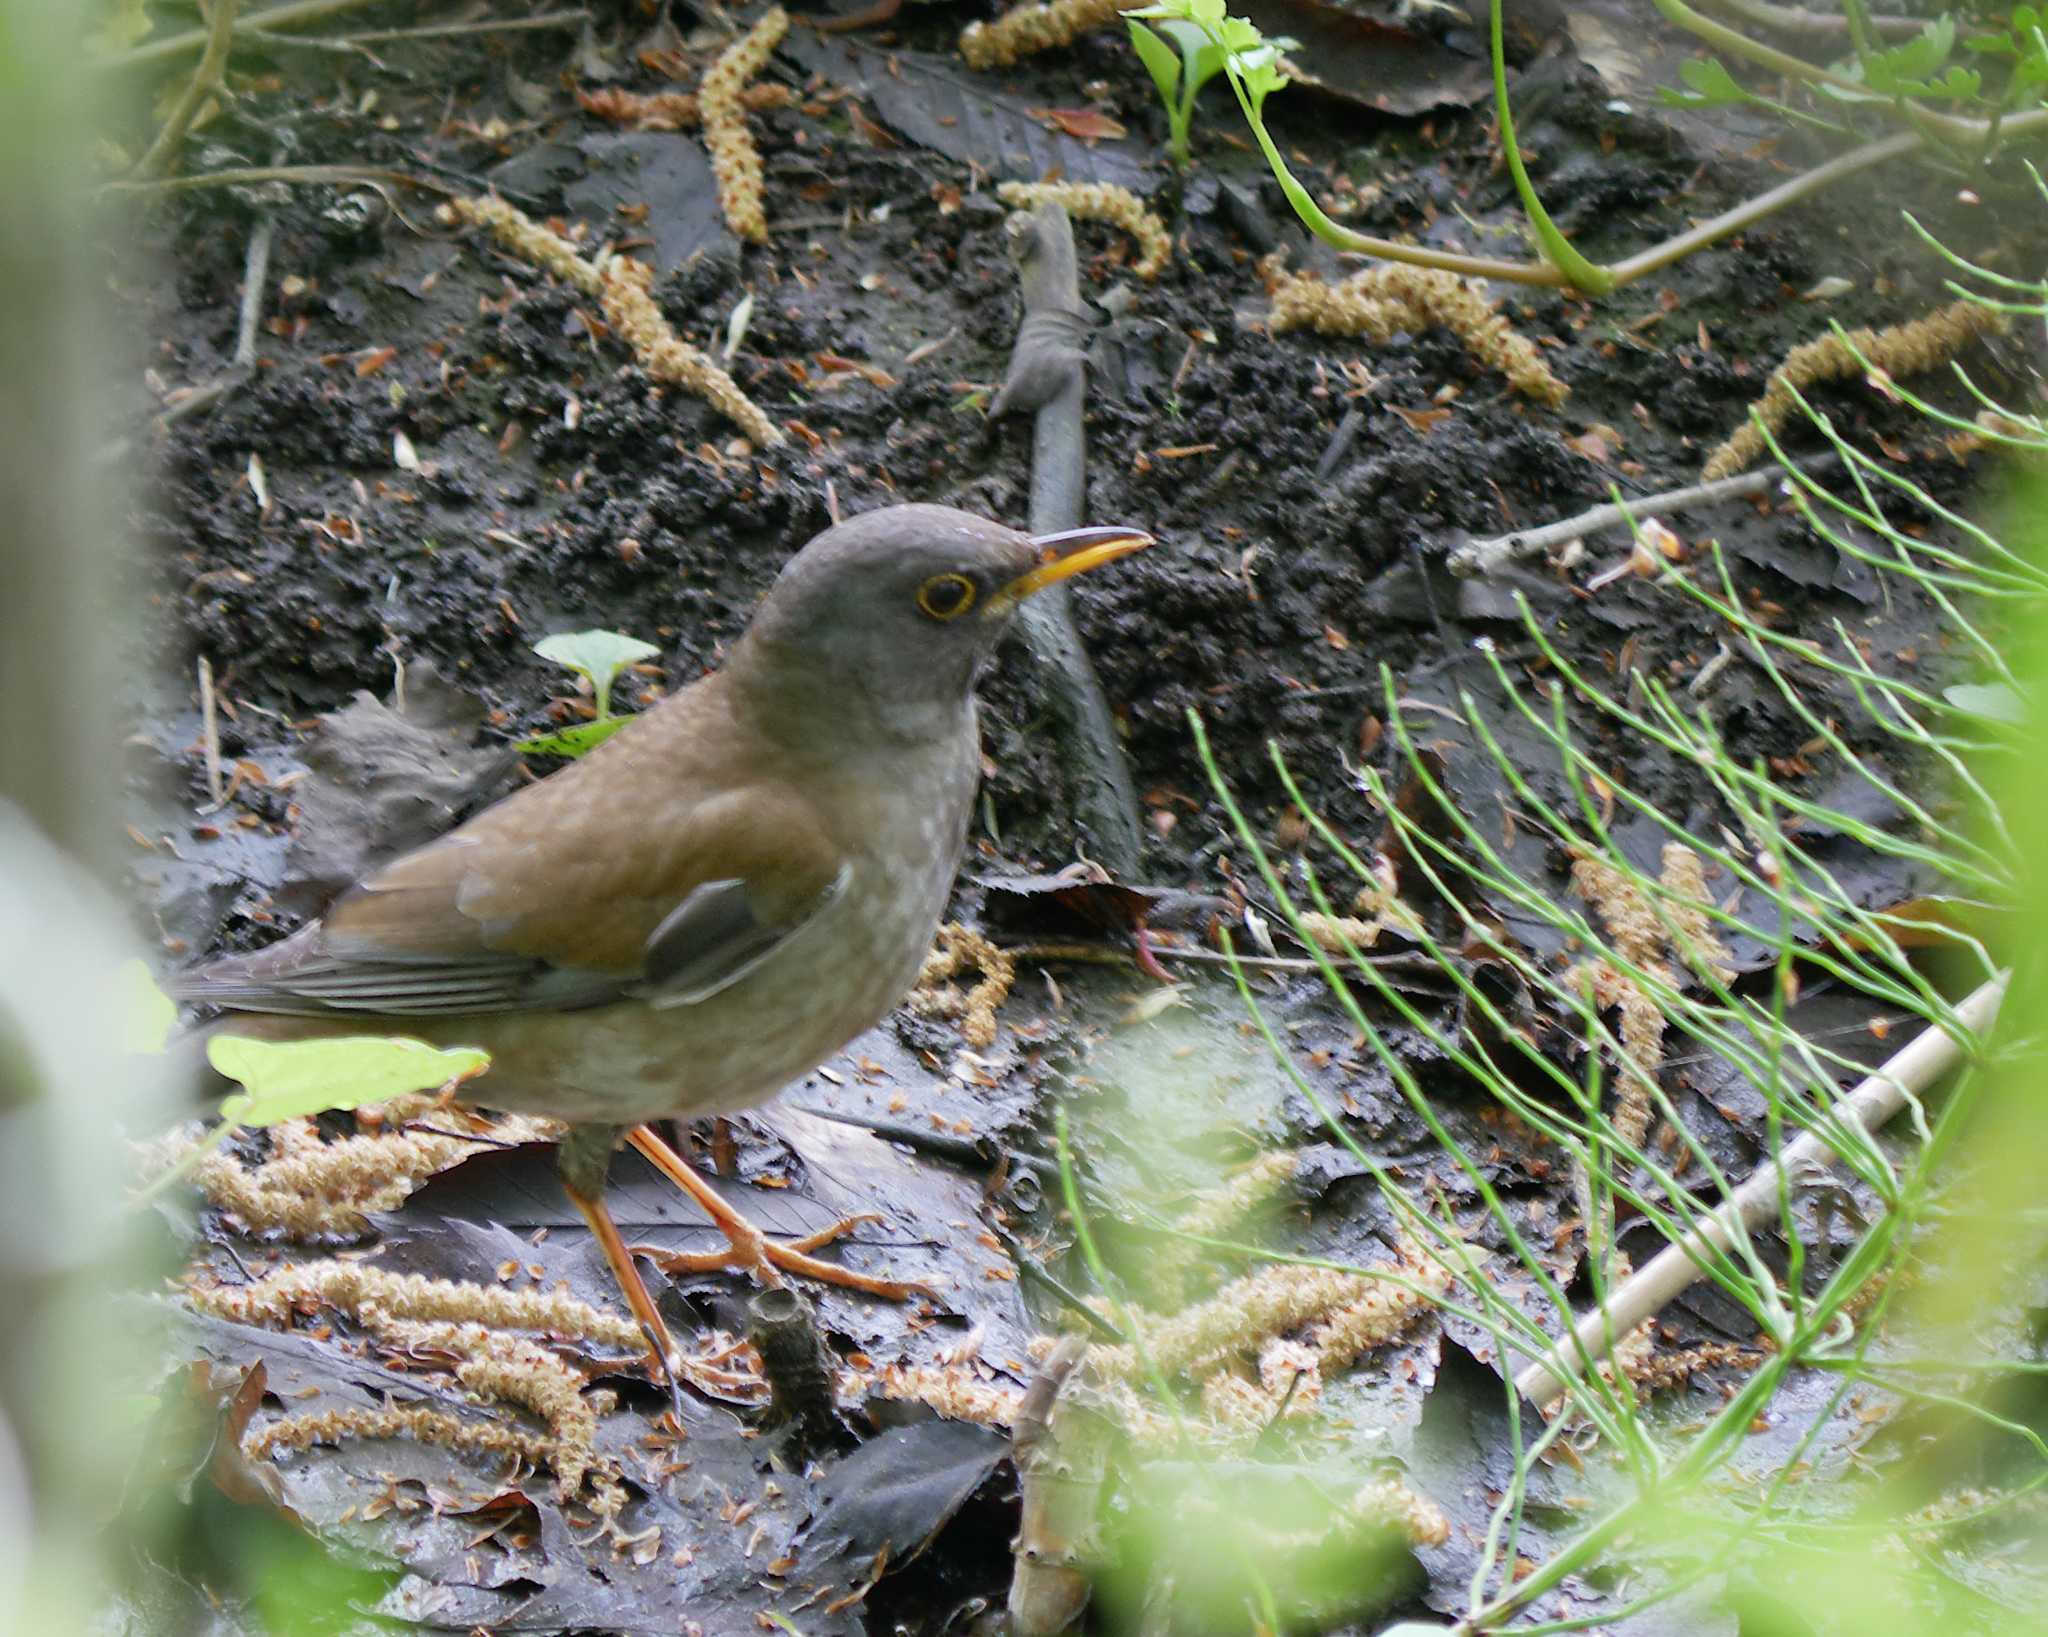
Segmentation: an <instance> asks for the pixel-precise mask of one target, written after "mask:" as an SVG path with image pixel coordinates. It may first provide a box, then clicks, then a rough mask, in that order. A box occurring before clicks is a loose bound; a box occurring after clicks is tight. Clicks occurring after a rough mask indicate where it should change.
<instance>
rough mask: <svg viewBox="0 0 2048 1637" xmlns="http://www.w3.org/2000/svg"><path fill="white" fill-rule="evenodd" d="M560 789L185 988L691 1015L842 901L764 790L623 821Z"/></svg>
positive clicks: (240, 995)
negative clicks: (646, 1003) (626, 1005)
mask: <svg viewBox="0 0 2048 1637" xmlns="http://www.w3.org/2000/svg"><path fill="white" fill-rule="evenodd" d="M569 771H570V773H572V774H573V773H574V772H576V771H578V770H577V769H571V770H569ZM571 784H572V781H571V780H570V779H569V777H568V776H567V775H560V776H558V777H557V778H555V779H551V780H549V781H548V782H547V783H546V784H543V785H540V786H537V787H535V788H533V789H531V790H529V791H527V792H525V793H523V794H522V796H521V797H520V798H519V799H518V800H517V801H516V802H512V803H507V804H501V805H500V806H499V807H495V808H491V809H489V810H487V811H486V812H484V813H482V814H480V815H478V816H477V817H476V818H475V819H472V820H471V821H470V822H469V823H468V824H465V825H464V826H462V828H461V829H459V830H457V831H455V832H454V833H453V834H451V835H449V836H447V837H445V838H443V839H442V840H440V841H437V842H434V843H432V844H430V845H429V846H426V847H423V848H420V849H419V850H418V851H417V852H413V853H408V854H407V855H405V856H404V857H403V858H400V859H398V860H396V861H395V862H394V863H392V864H390V865H389V866H387V867H386V868H385V869H383V870H381V871H380V872H378V873H377V874H376V875H374V876H371V877H370V878H369V879H368V880H366V881H364V882H363V883H362V884H361V885H359V886H357V887H355V888H353V889H352V890H351V891H350V892H348V893H347V894H345V895H344V896H343V897H342V898H341V899H340V900H339V901H338V902H337V903H336V904H335V905H334V907H333V908H332V909H331V910H330V911H329V912H328V914H327V917H326V919H325V920H324V921H323V922H322V923H321V924H320V926H318V927H317V928H313V929H309V930H308V932H306V933H302V934H300V935H299V936H298V937H295V938H292V939H289V940H287V941H286V943H284V944H281V945H278V946H276V948H275V949H274V950H267V951H264V952H262V953H261V954H259V955H256V956H252V957H247V958H245V959H244V960H242V961H239V962H231V963H222V964H221V965H220V966H218V967H215V968H211V969H208V972H207V973H203V974H198V975H196V976H197V977H199V978H201V979H204V980H205V981H204V982H203V983H195V984H192V985H188V986H186V988H185V992H186V993H187V994H188V995H189V996H191V997H192V998H197V999H208V1000H216V1001H220V1002H222V1003H224V1004H227V1005H230V1006H238V1007H241V1008H243V1009H245V1010H252V1011H290V1012H304V1011H318V1012H331V1011H342V1012H364V1013H380V1012H381V1013H388V1014H392V1015H396V1016H418V1015H437V1016H454V1015H460V1014H464V1013H477V1012H504V1011H517V1010H531V1009H554V1010H568V1009H574V1008H580V1007H587V1006H599V1005H604V1004H607V1003H609V1002H611V1001H615V1000H621V999H626V998H630V997H635V996H638V997H644V998H648V999H651V1000H653V1001H654V1002H655V1003H656V1004H658V1005H686V1004H690V1003H693V1002H695V1001H699V1000H703V999H706V998H708V997H709V996H710V995H713V994H716V993H717V992H718V991H719V990H721V989H723V988H725V987H727V986H728V985H730V984H731V983H734V982H736V981H738V980H739V978H741V977H743V976H744V975H745V974H746V973H747V972H748V971H751V970H752V969H753V968H754V967H755V966H757V965H759V964H760V963H761V962H762V961H763V960H766V959H767V958H768V957H769V956H770V955H772V954H773V953H774V952H775V950H776V949H777V948H778V947H780V946H781V944H782V942H783V941H784V940H785V939H787V938H789V937H792V936H794V935H795V934H797V933H798V932H799V931H800V930H801V928H802V927H803V926H804V924H805V923H806V922H807V921H809V919H810V918H811V917H812V916H813V915H814V914H816V913H817V911H818V910H819V909H820V908H822V907H823V906H824V905H825V904H827V903H829V902H831V901H832V899H833V898H834V897H835V896H836V895H837V894H838V893H839V892H841V891H843V890H844V887H845V883H846V880H847V875H848V872H847V869H846V866H845V863H844V860H843V859H842V858H841V857H840V856H839V853H838V850H837V848H836V847H835V846H834V845H833V844H832V842H831V841H830V839H829V837H828V836H827V834H826V831H825V829H824V827H823V825H822V824H820V823H819V822H818V820H817V819H816V817H815V816H814V815H813V814H812V812H811V811H810V810H809V808H808V806H807V805H806V804H805V803H803V802H802V801H800V800H799V799H797V798H795V797H793V796H790V795H788V794H786V793H784V792H782V791H780V790H778V789H775V788H773V787H755V788H748V789H741V790H733V791H726V792H722V793H720V794H717V795H713V796H710V797H706V798H700V799H698V800H696V801H692V802H688V803H685V804H683V805H684V806H685V809H686V810H685V812H684V813H683V814H681V815H680V816H678V815H673V814H670V815H664V814H661V813H659V812H656V813H654V814H652V815H647V814H644V813H643V814H641V815H638V816H636V819H635V820H628V819H624V818H621V817H620V816H619V809H618V807H617V805H616V804H614V803H610V802H597V803H593V802H591V801H590V800H588V793H587V792H576V791H573V789H572V788H567V787H569V786H571ZM557 785H563V786H565V788H564V789H563V790H562V791H561V792H560V793H559V794H557V793H556V791H555V789H554V787H555V786H557ZM572 798H573V799H572ZM650 821H651V822H650ZM643 825H644V826H645V827H644V828H642V827H641V826H643Z"/></svg>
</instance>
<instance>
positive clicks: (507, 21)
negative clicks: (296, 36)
mask: <svg viewBox="0 0 2048 1637" xmlns="http://www.w3.org/2000/svg"><path fill="white" fill-rule="evenodd" d="M589 17H590V13H589V12H587V11H584V10H582V9H580V8H579V9H577V10H575V11H546V12H542V13H541V14H540V15H538V16H536V17H480V18H478V19H477V20H476V21H475V22H473V23H421V24H418V25H416V26H415V27H412V28H366V29H359V30H357V31H356V32H355V33H353V34H343V35H339V36H337V37H336V39H335V41H334V43H335V44H336V45H345V46H346V45H387V44H391V43H393V42H395V41H399V40H453V39H459V38H461V37H462V36H464V35H469V34H518V33H523V32H525V31H526V30H528V29H536V28H573V27H575V25H576V24H578V23H581V22H585V21H587V20H588V19H589Z"/></svg>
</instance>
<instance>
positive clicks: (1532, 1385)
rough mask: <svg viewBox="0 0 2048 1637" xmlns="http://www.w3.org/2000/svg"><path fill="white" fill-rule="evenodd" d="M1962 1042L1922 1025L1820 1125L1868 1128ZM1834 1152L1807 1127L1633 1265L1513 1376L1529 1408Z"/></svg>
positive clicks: (1948, 1062) (1986, 1005)
mask: <svg viewBox="0 0 2048 1637" xmlns="http://www.w3.org/2000/svg"><path fill="white" fill-rule="evenodd" d="M2010 976H2011V974H2010V973H2009V972H2000V973H1999V974H1998V975H1997V976H1996V977H1993V978H1991V979H1989V980H1988V981H1987V982H1985V983H1983V984H1982V985H1980V986H1979V987H1978V988H1977V989H1975V990H1973V991H1972V992H1971V994H1970V995H1969V996H1968V998H1967V999H1965V1000H1964V1001H1963V1002H1962V1004H1961V1005H1959V1006H1958V1007H1957V1008H1956V1015H1955V1022H1956V1026H1957V1027H1958V1028H1959V1029H1962V1030H1965V1031H1967V1032H1968V1033H1969V1034H1971V1035H1975V1036H1977V1037H1979V1038H1981V1037H1982V1036H1983V1035H1984V1033H1985V1032H1986V1031H1987V1030H1988V1029H1989V1028H1990V1027H1991V1025H1992V1023H1993V1022H1994V1021H1995V1020H1996V1018H1997V1016H1998V1007H1999V1003H2000V1002H2001V1001H2002V1000H2003V999H2004V998H2005V986H2006V983H2007V981H2008V980H2009V978H2010ZM1963 1051H1964V1047H1963V1046H1962V1045H1961V1044H1959V1043H1958V1042H1957V1040H1956V1039H1955V1037H1954V1036H1953V1035H1951V1034H1950V1033H1949V1032H1948V1031H1947V1030H1946V1029H1944V1028H1942V1027H1940V1026H1939V1025H1930V1026H1929V1027H1928V1028H1927V1029H1926V1030H1924V1031H1923V1032H1922V1033H1921V1034H1920V1035H1918V1036H1917V1037H1915V1038H1914V1039H1913V1040H1912V1041H1910V1042H1909V1043H1908V1044H1907V1045H1906V1046H1905V1047H1904V1048H1903V1049H1901V1050H1900V1051H1898V1052H1896V1053H1894V1054H1893V1055H1892V1056H1891V1057H1890V1058H1889V1059H1887V1060H1886V1061H1885V1063H1884V1064H1883V1065H1882V1066H1881V1067H1880V1068H1878V1070H1877V1071H1876V1072H1875V1073H1874V1074H1871V1075H1870V1076H1868V1077H1867V1078H1866V1079H1865V1080H1864V1081H1863V1082H1862V1083H1861V1084H1860V1085H1858V1086H1857V1087H1856V1089H1855V1090H1854V1091H1852V1092H1849V1093H1848V1094H1847V1095H1846V1096H1843V1097H1841V1098H1839V1099H1838V1100H1837V1101H1836V1103H1835V1104H1834V1107H1833V1108H1832V1109H1831V1110H1830V1111H1829V1123H1835V1122H1840V1123H1842V1124H1844V1125H1848V1126H1853V1127H1855V1128H1857V1129H1859V1130H1861V1131H1863V1132H1865V1133H1866V1134H1867V1133H1870V1132H1874V1131H1876V1130H1877V1129H1878V1128H1879V1127H1880V1126H1882V1125H1883V1124H1884V1123H1885V1122H1886V1121H1887V1120H1889V1119H1890V1118H1891V1117H1892V1116H1893V1115H1894V1114H1896V1113H1898V1112H1899V1110H1900V1109H1902V1108H1904V1107H1905V1106H1906V1103H1907V1101H1908V1100H1909V1099H1910V1098H1913V1097H1916V1096H1918V1095H1919V1094H1920V1093H1921V1092H1923V1091H1925V1090H1926V1089H1927V1087H1929V1086H1930V1085H1932V1084H1933V1083H1934V1082H1935V1081H1936V1080H1937V1079H1939V1078H1940V1077H1941V1076H1942V1075H1944V1074H1946V1073H1947V1072H1948V1071H1949V1070H1950V1069H1951V1068H1953V1067H1954V1066H1955V1065H1956V1063H1957V1062H1958V1061H1959V1060H1960V1059H1961V1057H1962V1055H1963ZM1837 1158H1838V1156H1837V1153H1836V1151H1835V1149H1834V1147H1833V1146H1832V1145H1830V1144H1829V1143H1828V1141H1827V1140H1826V1139H1825V1138H1824V1137H1822V1136H1820V1135H1819V1134H1818V1133H1816V1132H1813V1131H1808V1132H1806V1133H1804V1134H1803V1135H1801V1136H1800V1137H1799V1138H1798V1140H1797V1141H1795V1142H1793V1143H1792V1144H1791V1145H1790V1146H1788V1147H1787V1148H1786V1149H1785V1151H1784V1152H1783V1153H1782V1154H1780V1155H1779V1156H1778V1158H1777V1159H1776V1160H1775V1161H1774V1162H1772V1163H1771V1164H1769V1165H1767V1166H1765V1167H1764V1168H1763V1169H1762V1170H1760V1171H1758V1172H1756V1173H1755V1174H1754V1175H1752V1176H1751V1177H1750V1179H1749V1180H1748V1181H1747V1182H1745V1183H1743V1184H1742V1186H1741V1187H1739V1188H1737V1189H1736V1190H1735V1192H1734V1193H1733V1194H1732V1195H1731V1196H1730V1197H1729V1199H1728V1201H1727V1203H1726V1204H1724V1205H1722V1206H1721V1207H1720V1208H1719V1209H1718V1210H1716V1211H1714V1212H1713V1213H1712V1214H1711V1215H1709V1216H1708V1217H1706V1218H1705V1219H1704V1220H1703V1221H1702V1222H1701V1223H1700V1224H1699V1226H1698V1227H1696V1228H1694V1229H1693V1230H1692V1231H1691V1232H1690V1233H1688V1234H1687V1235H1686V1236H1685V1237H1684V1238H1683V1239H1681V1240H1679V1241H1678V1242H1677V1243H1676V1244H1673V1245H1667V1246H1665V1247H1664V1249H1663V1250H1661V1251H1659V1252H1658V1253H1657V1254H1656V1255H1655V1256H1654V1257H1652V1258H1651V1259H1650V1261H1649V1263H1648V1264H1647V1265H1646V1266H1644V1267H1643V1268H1642V1269H1641V1270H1639V1271H1638V1272H1636V1273H1635V1274H1633V1275H1632V1276H1631V1277H1629V1278H1628V1279H1626V1280H1624V1281H1623V1282H1622V1284H1621V1285H1620V1286H1618V1287H1617V1288H1616V1290H1615V1292H1614V1294H1613V1295H1612V1296H1611V1297H1610V1298H1609V1299H1608V1302H1607V1305H1606V1306H1605V1307H1601V1308H1595V1309H1594V1310H1593V1311H1592V1312H1590V1313H1588V1314H1586V1315H1585V1317H1584V1318H1582V1319H1580V1320H1579V1322H1578V1323H1577V1324H1576V1325H1575V1326H1573V1329H1572V1333H1571V1335H1570V1336H1569V1337H1567V1338H1566V1339H1565V1340H1564V1341H1563V1342H1561V1343H1559V1344H1558V1345H1557V1346H1556V1347H1554V1348H1552V1349H1551V1350H1550V1352H1549V1353H1547V1354H1545V1355H1544V1356H1543V1357H1542V1358H1540V1359H1538V1360H1537V1361H1536V1362H1535V1363H1533V1364H1530V1365H1528V1366H1527V1367H1526V1368H1524V1369H1523V1370H1522V1372H1521V1373H1520V1374H1519V1375H1517V1376H1516V1377H1515V1390H1516V1391H1517V1392H1519V1393H1520V1394H1521V1395H1522V1397H1523V1398H1524V1399H1526V1400H1527V1401H1528V1402H1529V1403H1531V1404H1534V1405H1536V1406H1537V1407H1538V1408H1539V1409H1540V1408H1542V1407H1543V1406H1545V1405H1548V1404H1549V1403H1550V1402H1551V1400H1553V1399H1555V1398H1556V1397H1557V1396H1558V1395H1559V1394H1560V1393H1562V1392H1563V1391H1564V1389H1565V1385H1566V1383H1567V1382H1569V1381H1571V1380H1572V1379H1573V1378H1575V1377H1577V1376H1578V1375H1580V1374H1581V1373H1582V1372H1583V1371H1584V1369H1585V1368H1586V1365H1587V1363H1588V1362H1589V1361H1592V1362H1598V1360H1599V1359H1600V1357H1601V1356H1602V1354H1603V1353H1604V1352H1605V1351H1606V1349H1607V1346H1608V1342H1609V1338H1618V1337H1622V1336H1626V1335H1628V1334H1629V1333H1630V1332H1631V1331H1633V1330H1634V1329H1635V1328H1636V1326H1638V1325H1639V1324H1641V1323H1642V1322H1643V1321H1644V1320H1646V1319H1649V1318H1651V1317H1653V1316H1654V1315H1656V1314H1657V1313H1659V1312H1661V1311H1663V1309H1664V1307H1665V1306H1666V1305H1667V1304H1668V1303H1669V1302H1670V1301H1671V1300H1672V1299H1673V1298H1674V1297H1676V1296H1677V1295H1678V1294H1679V1292H1680V1291H1682V1290H1685V1289H1687V1288H1688V1287H1689V1286H1691V1285H1693V1284H1694V1283H1696V1282H1697V1281H1698V1280H1699V1279H1700V1278H1701V1277H1703V1276H1704V1274H1705V1272H1706V1269H1707V1265H1708V1262H1709V1260H1710V1259H1711V1258H1712V1257H1714V1256H1716V1255H1718V1254H1720V1253H1722V1252H1725V1251H1727V1250H1728V1249H1729V1248H1730V1247H1731V1246H1732V1245H1733V1244H1734V1243H1735V1239H1736V1236H1737V1235H1738V1234H1746V1233H1747V1232H1748V1231H1749V1230H1750V1229H1751V1228H1753V1227H1754V1226H1756V1224H1757V1223H1759V1222H1761V1221H1763V1220H1764V1218H1766V1217H1768V1216H1770V1215H1772V1214H1773V1213H1774V1212H1775V1211H1776V1210H1777V1209H1778V1201H1779V1198H1780V1194H1781V1191H1782V1190H1783V1188H1784V1186H1785V1179H1786V1178H1787V1177H1788V1176H1797V1175H1802V1174H1806V1173H1808V1172H1810V1171H1812V1170H1815V1169H1819V1170H1823V1171H1825V1170H1827V1169H1829V1168H1831V1167H1832V1166H1833V1165H1834V1163H1835V1161H1836V1159H1837Z"/></svg>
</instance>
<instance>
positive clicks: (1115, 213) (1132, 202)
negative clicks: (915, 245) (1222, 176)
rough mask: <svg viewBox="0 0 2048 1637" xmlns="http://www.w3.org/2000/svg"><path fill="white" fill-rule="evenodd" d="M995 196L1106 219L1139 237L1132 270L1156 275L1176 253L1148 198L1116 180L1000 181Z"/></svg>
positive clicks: (1025, 206)
mask: <svg viewBox="0 0 2048 1637" xmlns="http://www.w3.org/2000/svg"><path fill="white" fill-rule="evenodd" d="M996 197H997V198H998V199H1000V200H1002V202H1003V203H1004V204H1006V205H1009V206H1011V207H1012V208H1014V209H1017V210H1029V209H1031V208H1032V207H1033V206H1034V205H1040V204H1055V205H1059V206H1061V207H1062V208H1063V209H1064V210H1065V211H1066V213H1067V214H1068V215H1069V216H1071V217H1073V218H1074V220H1075V221H1077V222H1107V223H1108V224H1109V225H1110V226H1112V227H1120V228H1122V229H1123V230H1124V231H1125V232H1126V233H1128V234H1130V236H1131V237H1132V238H1133V239H1134V240H1136V241H1137V245H1138V259H1137V260H1136V261H1134V262H1132V263H1131V271H1132V272H1133V273H1135V274H1137V275H1138V277H1139V278H1141V279H1145V280H1148V281H1149V280H1151V279H1156V278H1157V277H1159V275H1160V273H1162V272H1163V271H1164V270H1165V268H1166V263H1167V259H1168V258H1169V257H1170V256H1171V255H1172V254H1173V236H1172V235H1171V234H1169V233H1168V232H1167V231H1166V224H1165V223H1164V222H1162V221H1161V220H1160V219H1159V218H1158V217H1157V216H1155V215H1153V214H1152V212H1151V211H1149V210H1147V209H1146V208H1145V201H1144V200H1142V199H1140V198H1139V197H1138V196H1137V195H1136V194H1135V193H1133V192H1132V191H1131V190H1130V189H1129V188H1125V187H1119V186H1117V184H1116V183H1114V182H999V183H997V184H996Z"/></svg>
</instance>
